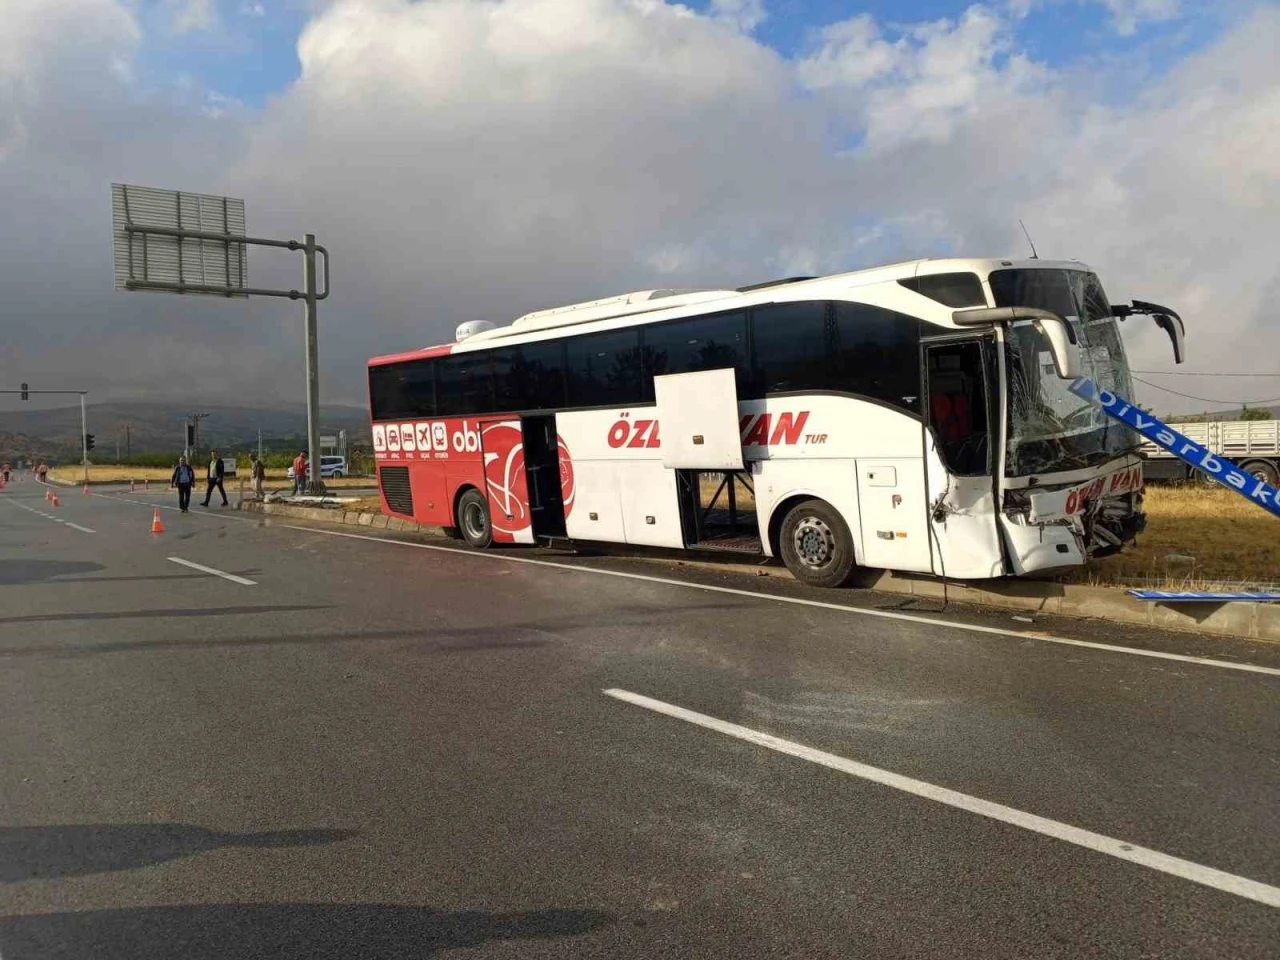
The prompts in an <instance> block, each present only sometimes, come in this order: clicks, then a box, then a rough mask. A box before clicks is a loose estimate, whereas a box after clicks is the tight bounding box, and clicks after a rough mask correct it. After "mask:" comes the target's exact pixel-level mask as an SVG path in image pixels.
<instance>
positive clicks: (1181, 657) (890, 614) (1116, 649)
mask: <svg viewBox="0 0 1280 960" xmlns="http://www.w3.org/2000/svg"><path fill="white" fill-rule="evenodd" d="M278 526H281V527H284V528H285V529H286V530H303V531H305V532H307V533H319V534H323V535H324V536H326V537H347V538H348V539H351V540H368V541H370V542H371V543H388V544H393V545H395V546H399V547H413V548H414V549H417V550H436V551H439V552H441V553H455V554H463V555H465V556H468V557H474V558H476V559H477V560H497V561H500V562H502V563H527V564H531V565H533V566H537V567H552V568H554V569H556V570H568V571H570V572H573V573H587V574H592V575H595V576H600V577H621V578H622V579H624V580H641V581H644V582H646V583H662V584H666V585H668V586H672V587H683V588H685V589H686V590H703V591H706V592H708V593H725V594H729V595H730V596H735V597H750V598H751V599H753V600H767V601H771V602H773V603H789V604H793V605H796V606H802V607H817V608H819V609H821V610H837V611H839V612H840V613H848V614H853V615H855V616H862V617H879V618H882V619H885V620H902V621H905V622H907V623H920V624H924V625H926V626H930V627H944V628H946V629H949V630H964V631H967V632H969V633H982V634H986V635H988V636H996V637H1013V638H1015V639H1018V640H1033V641H1036V642H1040V643H1059V644H1065V645H1067V646H1072V647H1088V648H1089V649H1092V650H1104V651H1106V652H1108V653H1127V654H1131V655H1132V656H1135V657H1152V658H1154V659H1157V660H1175V661H1177V662H1179V663H1193V664H1196V665H1197V666H1201V667H1220V668H1222V669H1224V670H1242V671H1245V672H1247V673H1261V674H1266V675H1267V676H1272V677H1280V668H1277V667H1261V666H1258V665H1256V664H1252V663H1232V662H1231V661H1229V660H1214V659H1212V658H1210V657H1192V656H1187V655H1186V654H1181V653H1165V652H1163V651H1160V650H1142V649H1139V648H1137V647H1121V646H1115V645H1113V644H1110V643H1094V642H1092V641H1090V640H1072V639H1071V638H1069V637H1055V636H1051V635H1049V634H1042V633H1026V632H1023V631H1020V630H1003V629H1001V628H999V627H984V626H981V625H980V624H976V623H963V622H960V621H958V620H939V619H937V618H935V617H921V616H917V615H916V614H912V613H896V612H894V611H892V610H868V609H867V608H865V607H851V606H848V605H847V604H843V603H827V602H825V601H822V600H808V599H805V598H803V597H787V596H781V595H779V594H773V593H756V592H755V591H753V590H738V589H735V588H733V587H717V586H714V585H712V584H709V583H694V582H691V581H687V580H672V579H670V578H668V577H655V576H651V575H649V574H644V573H629V572H626V571H623V570H601V569H598V568H595V567H580V566H576V565H575V564H572V563H556V562H554V561H551V560H535V559H533V558H532V557H512V556H507V555H505V554H500V553H481V552H471V551H467V550H461V549H458V548H457V547H440V546H436V545H434V544H430V543H410V542H409V541H407V540H392V539H390V538H388V537H370V536H365V535H364V534H359V533H344V532H342V531H340V530H321V529H319V528H318V527H302V526H296V525H293V524H288V523H282V524H278Z"/></svg>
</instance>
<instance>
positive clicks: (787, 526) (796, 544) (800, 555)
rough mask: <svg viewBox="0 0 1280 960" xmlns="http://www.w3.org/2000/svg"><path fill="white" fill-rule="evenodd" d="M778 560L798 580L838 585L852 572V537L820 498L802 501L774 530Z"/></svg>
mask: <svg viewBox="0 0 1280 960" xmlns="http://www.w3.org/2000/svg"><path fill="white" fill-rule="evenodd" d="M778 546H779V550H780V552H781V553H782V562H783V563H785V564H786V565H787V569H788V570H790V571H791V575H792V576H793V577H795V578H796V579H797V580H799V581H800V582H801V583H807V584H809V585H810V586H814V587H840V586H843V585H844V584H845V582H846V581H847V580H848V579H849V575H850V574H852V573H853V567H854V555H853V537H851V536H850V535H849V525H848V524H846V523H845V522H844V518H843V517H842V516H840V512H839V511H838V510H836V509H835V507H833V506H831V504H829V503H827V502H825V501H823V500H816V499H815V500H802V501H801V502H800V503H797V504H796V505H795V506H794V507H792V508H791V509H790V510H788V511H787V515H786V516H785V517H784V518H783V520H782V526H781V528H780V529H779V531H778Z"/></svg>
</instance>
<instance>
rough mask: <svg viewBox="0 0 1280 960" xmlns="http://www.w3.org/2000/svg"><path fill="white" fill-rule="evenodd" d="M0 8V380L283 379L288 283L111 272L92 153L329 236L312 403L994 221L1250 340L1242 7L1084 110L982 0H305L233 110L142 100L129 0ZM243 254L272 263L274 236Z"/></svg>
mask: <svg viewBox="0 0 1280 960" xmlns="http://www.w3.org/2000/svg"><path fill="white" fill-rule="evenodd" d="M12 2H13V0H11V3H12ZM23 3H25V6H23V5H22V4H23ZM19 8H20V10H19V12H20V15H19V16H17V17H16V18H14V17H12V16H10V18H9V20H8V21H7V23H6V27H12V28H13V29H14V30H16V31H17V36H18V38H21V39H17V40H15V39H12V37H13V36H14V35H13V33H11V32H8V33H5V34H0V151H4V150H6V149H7V151H8V152H7V153H2V152H0V190H3V191H4V192H5V193H6V195H20V196H21V197H23V198H24V199H22V200H21V201H20V202H18V203H15V204H12V205H11V206H10V208H9V210H7V216H8V217H9V218H10V219H11V220H13V221H14V222H15V223H17V224H18V225H19V226H20V227H21V231H20V232H19V231H10V233H9V235H8V239H5V238H4V237H0V284H2V285H3V286H4V288H5V290H6V297H7V299H8V300H9V302H10V303H11V305H12V306H13V307H14V311H13V314H12V315H13V316H17V317H20V318H21V319H19V320H18V321H17V322H15V323H14V324H12V325H11V331H10V330H8V329H7V330H6V333H7V334H9V335H10V339H9V344H8V346H9V347H10V349H9V350H8V351H7V352H3V353H0V379H3V378H6V377H8V378H9V379H13V378H14V377H16V376H19V375H20V374H26V375H25V376H22V378H23V379H28V380H30V379H31V378H32V377H33V376H44V377H45V378H52V377H53V376H54V375H55V374H57V375H58V376H60V377H74V378H78V379H77V382H83V381H84V380H88V379H91V378H94V377H96V378H98V379H97V381H95V382H97V383H101V384H102V385H103V386H104V387H105V386H106V385H108V384H110V386H111V389H114V390H117V391H120V390H125V389H129V390H135V391H142V390H152V391H154V392H157V393H164V392H165V391H166V390H168V391H169V392H170V393H172V392H173V390H174V386H173V384H174V382H175V379H174V377H172V376H170V375H168V374H167V373H166V370H167V369H169V368H168V366H166V365H168V364H175V365H176V366H175V369H181V370H182V375H181V383H183V384H184V385H191V387H192V388H193V389H209V390H212V389H220V390H228V391H230V392H231V393H232V394H233V395H234V396H236V397H237V398H239V399H245V400H248V399H259V398H265V399H271V398H273V397H288V398H296V397H297V396H298V395H299V388H300V386H301V382H302V374H301V364H300V359H299V357H298V355H297V316H296V310H293V309H291V308H290V307H289V306H287V305H286V304H283V303H278V302H252V303H248V304H244V303H234V304H225V303H210V302H207V301H196V300H185V301H176V300H174V299H171V298H157V297H146V296H138V295H126V294H115V293H112V292H111V291H110V290H109V282H110V281H109V267H108V265H107V253H108V251H107V247H106V242H105V219H104V218H105V214H104V212H103V211H104V207H103V204H104V203H105V196H106V188H107V184H108V183H109V182H110V181H111V180H113V179H123V180H128V181H131V182H141V183H155V184H157V185H162V186H176V187H184V188H187V189H195V190H206V191H209V192H226V193H230V194H232V195H237V196H244V197H245V198H246V200H247V202H248V209H249V218H250V224H251V229H253V230H254V231H255V232H261V233H263V234H265V235H279V236H284V237H290V236H297V235H299V234H301V233H303V232H305V231H312V232H314V233H316V234H317V235H318V237H319V239H320V241H321V242H322V243H325V244H326V245H328V246H329V248H330V249H331V250H332V251H333V255H334V294H333V297H332V298H331V299H330V300H328V301H326V302H325V304H324V306H323V307H322V309H321V337H322V344H323V347H322V352H323V357H324V380H323V383H324V389H325V391H326V396H328V397H333V398H343V399H354V400H358V399H359V397H360V395H361V392H362V391H361V386H360V373H361V364H362V361H363V359H364V358H365V357H367V356H369V355H372V354H374V353H377V352H382V351H389V350H398V349H404V348H407V347H410V346H415V345H424V344H427V343H431V342H435V341H439V340H441V339H445V338H448V337H449V336H450V333H451V331H452V329H453V327H454V326H455V325H456V324H457V323H458V322H460V321H462V320H469V319H475V318H485V319H492V320H497V321H499V322H501V321H504V320H505V319H507V318H510V317H514V316H516V315H518V314H520V313H523V312H525V311H527V310H531V309H537V308H539V307H545V306H551V305H554V304H556V303H563V302H569V301H572V300H581V299H587V298H590V297H593V296H603V295H607V294H610V293H617V292H620V291H622V290H625V289H640V288H644V287H648V286H712V285H719V284H724V283H735V284H741V283H748V282H752V281H755V280H761V279H766V278H768V277H770V276H782V275H790V274H795V273H813V272H834V271H836V270H840V269H849V268H853V267H857V266H860V265H865V264H867V263H869V262H875V261H883V260H886V259H891V258H899V257H901V258H906V257H911V256H916V255H922V254H924V255H931V254H933V255H936V254H937V253H938V252H940V251H942V250H946V249H951V250H954V251H956V252H960V253H971V254H988V253H990V254H997V255H998V254H1002V253H1008V252H1017V253H1021V252H1023V251H1024V250H1025V242H1024V241H1023V240H1022V238H1021V233H1020V231H1019V230H1018V226H1017V220H1018V218H1019V217H1022V218H1024V219H1025V220H1026V221H1027V224H1028V227H1029V228H1030V229H1031V231H1032V234H1033V236H1034V237H1035V238H1036V242H1037V244H1038V246H1039V247H1040V251H1041V254H1042V255H1044V256H1072V257H1079V258H1081V259H1083V260H1086V261H1088V262H1091V263H1092V264H1093V265H1095V266H1096V267H1098V268H1099V270H1100V271H1101V272H1102V275H1103V278H1104V282H1105V283H1106V284H1107V286H1108V288H1109V290H1110V291H1111V293H1112V295H1113V296H1114V297H1115V298H1116V299H1128V298H1129V297H1132V296H1138V297H1143V298H1146V299H1153V300H1156V301H1158V302H1166V303H1170V304H1173V305H1174V306H1177V307H1179V308H1182V309H1183V310H1184V313H1185V315H1186V317H1187V320H1188V325H1189V328H1190V330H1189V333H1190V337H1189V345H1190V349H1191V351H1192V355H1193V359H1192V361H1191V363H1190V364H1189V365H1190V366H1192V367H1194V368H1198V369H1215V368H1216V369H1239V368H1240V367H1241V365H1242V364H1248V363H1261V364H1264V365H1265V364H1267V363H1269V362H1270V361H1268V360H1266V359H1265V358H1267V357H1271V358H1274V356H1276V355H1277V353H1278V352H1280V331H1277V330H1276V329H1275V328H1274V326H1273V325H1271V324H1270V322H1269V316H1270V313H1269V309H1270V308H1269V307H1268V304H1269V302H1270V300H1271V299H1272V294H1280V267H1278V266H1277V265H1276V264H1275V263H1274V256H1273V254H1272V253H1271V251H1272V250H1273V249H1274V243H1273V241H1272V233H1273V231H1274V224H1275V223H1276V222H1280V195H1277V192H1276V191H1275V189H1274V159H1273V158H1274V157H1275V156H1277V155H1280V126H1278V125H1277V124H1275V123H1274V120H1273V118H1274V117H1275V116H1277V115H1280V64H1277V62H1276V60H1275V58H1274V54H1273V51H1274V49H1276V48H1277V47H1278V46H1280V12H1278V11H1276V10H1275V9H1274V8H1266V9H1262V10H1260V11H1258V12H1257V13H1255V14H1253V15H1252V16H1251V17H1249V18H1248V19H1246V20H1243V21H1240V22H1238V23H1237V24H1236V25H1235V27H1234V28H1232V29H1231V30H1230V31H1229V32H1228V33H1227V34H1226V35H1225V36H1224V37H1222V38H1221V39H1219V40H1217V41H1214V42H1212V43H1210V44H1209V45H1208V46H1207V47H1206V48H1205V49H1204V50H1202V51H1201V52H1200V53H1198V54H1196V55H1195V56H1194V57H1192V58H1191V59H1189V60H1187V61H1186V62H1184V63H1182V64H1179V65H1176V66H1175V67H1174V68H1173V69H1171V70H1169V71H1167V72H1166V73H1165V74H1164V75H1163V78H1162V79H1159V80H1150V79H1146V80H1142V81H1141V82H1140V84H1139V87H1138V94H1137V95H1136V98H1135V100H1134V101H1133V102H1132V103H1131V104H1128V105H1126V106H1122V107H1115V106H1111V107H1104V106H1100V105H1099V104H1098V103H1097V101H1096V98H1095V97H1094V96H1093V95H1092V91H1094V90H1096V89H1097V86H1098V84H1099V83H1101V82H1104V81H1105V77H1104V78H1102V79H1101V80H1100V79H1099V78H1098V77H1097V75H1096V74H1097V72H1098V70H1099V67H1098V65H1097V64H1091V65H1089V67H1088V68H1087V69H1086V68H1085V67H1081V68H1079V70H1076V69H1074V68H1068V69H1059V70H1053V69H1050V68H1048V67H1046V66H1043V65H1039V64H1035V63H1033V62H1031V61H1030V60H1028V59H1027V58H1026V57H1025V56H1023V55H1022V53H1021V48H1020V45H1019V43H1018V39H1017V37H1016V35H1015V34H1014V32H1013V26H1012V22H1013V21H1012V20H1011V19H1010V17H1009V15H1008V14H1005V13H1000V12H998V11H996V10H995V9H993V8H990V7H983V6H978V7H974V8H971V9H970V10H969V11H967V12H966V13H965V14H963V15H962V16H961V17H959V18H958V19H956V20H952V21H936V22H930V23H922V24H914V25H912V24H908V25H904V26H902V27H899V28H896V29H889V28H887V27H885V26H883V25H880V24H878V23H876V22H875V21H873V20H872V19H870V18H867V17H858V18H853V19H851V20H847V21H845V22H843V23H840V24H836V25H832V26H831V27H829V28H827V29H826V30H825V31H823V32H822V33H821V36H820V37H819V40H818V46H817V47H816V48H815V49H814V50H813V51H812V52H811V53H809V54H807V55H806V56H804V57H802V58H801V59H800V60H798V61H796V62H788V61H786V60H785V59H783V58H782V57H780V56H779V55H778V54H777V53H776V52H774V51H772V50H770V49H768V48H766V47H764V46H762V45H761V44H760V43H758V42H757V41H756V40H755V39H753V38H752V37H751V36H749V35H747V34H745V33H744V32H743V30H742V28H741V25H740V24H739V23H725V22H723V21H722V20H721V19H718V17H717V16H716V12H715V11H714V10H713V11H712V14H711V15H700V14H697V13H694V12H693V11H691V10H690V9H688V8H687V7H683V6H675V5H664V4H663V3H661V2H658V0H495V2H489V3H483V4H481V3H473V2H467V0H430V2H417V3H409V2H406V0H338V2H335V3H332V4H330V5H328V6H326V7H324V8H323V9H322V10H321V11H320V12H319V13H317V14H316V15H315V16H314V17H313V19H312V20H311V22H310V23H309V24H308V26H307V28H306V30H305V31H304V33H303V35H302V37H301V39H300V41H299V48H298V52H299V57H300V61H301V64H302V74H301V76H300V78H299V79H298V80H297V81H296V82H295V83H294V84H292V85H291V86H290V87H289V88H288V89H287V90H285V91H282V92H281V93H280V94H279V95H277V96H276V97H274V98H273V99H272V100H271V101H270V103H269V105H268V106H267V108H266V109H265V110H264V111H263V112H262V113H261V114H259V115H254V114H251V113H248V112H247V111H245V110H244V109H243V108H240V107H238V106H237V105H234V104H228V103H222V102H219V101H216V100H210V99H208V98H207V97H205V95H204V94H203V93H202V92H201V91H199V90H197V91H193V94H192V95H191V96H190V97H189V98H188V101H187V102H186V103H185V104H184V105H183V106H182V107H181V108H178V107H170V106H165V105H162V104H156V103H153V102H150V101H147V100H145V99H140V95H139V93H138V91H137V90H135V89H134V88H133V87H132V85H131V82H130V80H129V77H130V76H131V65H132V63H133V59H134V52H135V50H136V47H137V43H138V33H137V27H136V24H134V22H133V19H132V18H131V16H130V15H129V12H128V10H129V7H128V5H127V4H122V3H113V2H109V0H80V2H74V3H73V2H72V0H20V3H19ZM723 9H724V8H723V7H722V9H721V12H723ZM86 12H88V13H91V14H92V15H91V16H86ZM90 37H92V38H94V42H93V43H88V42H86V38H90ZM5 44H10V45H11V47H12V49H13V50H15V51H17V56H16V57H12V58H10V57H8V56H6V55H5V54H8V52H9V49H10V48H9V47H6V46H5ZM1102 69H1105V67H1104V68H1102ZM797 88H800V92H799V93H798V92H797ZM197 95H198V96H197ZM202 97H203V99H201V98H202ZM232 107H234V109H228V108H232ZM202 110H203V111H204V113H205V114H207V115H201V111H202ZM224 110H225V111H226V112H225V113H221V111H224ZM833 131H835V135H836V137H838V140H837V141H836V142H833V133H832V132H833ZM3 145H7V147H6V146H3ZM28 196H31V197H32V199H31V200H30V202H28V200H27V199H25V198H26V197H28ZM19 235H21V236H22V241H21V242H19V241H18V240H16V239H13V238H14V237H17V236H19ZM50 251H57V257H58V258H59V263H58V265H56V266H53V265H49V264H48V263H45V262H44V261H46V260H48V259H49V258H50V257H51V256H52V254H51V253H50ZM64 263H72V264H74V267H66V266H64V265H63V264H64ZM276 264H281V266H276ZM251 269H252V272H253V273H254V279H255V282H257V281H258V280H261V281H262V282H264V283H267V282H279V283H282V284H285V285H293V284H295V283H296V271H297V263H296V260H292V259H288V258H284V259H277V260H273V259H272V258H271V257H270V256H269V255H268V256H255V257H254V258H253V259H252V268H251ZM55 289H56V290H57V297H56V298H51V297H50V296H49V291H50V290H55ZM1141 324H1143V321H1130V322H1129V323H1127V324H1126V335H1127V337H1128V338H1129V342H1130V344H1131V346H1132V347H1133V352H1134V356H1135V359H1136V361H1137V363H1136V365H1138V366H1144V367H1149V368H1159V367H1166V366H1168V365H1169V360H1168V357H1167V354H1168V348H1167V344H1166V343H1165V342H1164V341H1163V340H1162V339H1161V335H1159V334H1158V333H1156V332H1153V331H1152V330H1150V329H1148V327H1147V326H1145V325H1141ZM1246 336H1248V337H1250V338H1252V339H1251V341H1250V349H1248V350H1243V351H1242V350H1241V347H1240V344H1241V342H1242V341H1243V338H1244V337H1246ZM68 343H74V344H75V345H76V346H77V347H79V348H81V349H77V350H74V351H68V350H67V349H66V344H68ZM1254 357H1258V358H1264V359H1260V360H1257V361H1255V360H1253V358H1254ZM178 358H181V363H178ZM1271 365H1272V366H1274V364H1273V363H1272V364H1271ZM19 368H20V369H19ZM104 368H106V369H109V371H110V372H109V374H108V373H104ZM32 371H35V372H34V373H33V372H32ZM1184 386H1185V387H1186V388H1187V392H1190V393H1196V392H1203V395H1205V396H1211V395H1213V394H1211V393H1208V392H1204V391H1207V390H1209V389H1212V387H1213V385H1212V384H1198V383H1197V382H1196V381H1194V380H1188V382H1187V383H1186V384H1184ZM1197 387H1199V389H1196V388H1197ZM1218 389H1221V388H1220V387H1218ZM1158 402H1160V404H1161V406H1162V407H1163V404H1164V401H1163V400H1159V401H1158Z"/></svg>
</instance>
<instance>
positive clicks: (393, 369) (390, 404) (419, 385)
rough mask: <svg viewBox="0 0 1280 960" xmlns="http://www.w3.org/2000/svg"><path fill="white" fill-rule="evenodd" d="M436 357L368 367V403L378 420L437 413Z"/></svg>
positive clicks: (428, 415)
mask: <svg viewBox="0 0 1280 960" xmlns="http://www.w3.org/2000/svg"><path fill="white" fill-rule="evenodd" d="M434 363H435V361H434V360H410V361H408V362H406V363H389V364H385V365H383V366H378V367H370V368H369V405H370V408H371V412H372V414H373V419H375V420H388V419H398V418H400V417H430V416H434V415H435V376H434V372H433V369H432V364H434Z"/></svg>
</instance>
